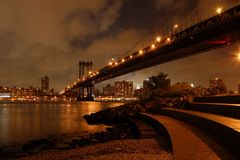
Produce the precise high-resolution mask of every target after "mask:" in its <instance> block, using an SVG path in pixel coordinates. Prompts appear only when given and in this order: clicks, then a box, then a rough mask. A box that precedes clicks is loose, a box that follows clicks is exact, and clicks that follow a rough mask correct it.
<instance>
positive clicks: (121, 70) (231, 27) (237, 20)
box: [64, 5, 240, 99]
mask: <svg viewBox="0 0 240 160" xmlns="http://www.w3.org/2000/svg"><path fill="white" fill-rule="evenodd" d="M239 40H240V5H238V6H235V7H233V8H231V9H229V10H227V11H225V12H222V13H219V14H217V15H215V16H213V17H210V18H208V19H206V20H204V21H202V22H200V23H198V24H196V25H193V26H191V27H189V28H186V29H184V30H182V31H179V32H177V33H175V34H172V35H170V36H169V37H165V38H160V37H158V38H157V39H156V41H154V42H153V43H152V44H151V45H149V46H147V47H145V48H143V49H141V50H139V51H136V52H134V53H132V54H129V55H127V56H125V57H121V58H119V59H118V60H116V61H114V62H110V63H109V65H108V66H105V67H103V68H102V69H100V70H99V71H97V72H96V73H91V74H90V75H89V76H88V77H85V78H82V79H78V80H77V81H76V82H74V83H73V84H71V85H68V87H67V88H66V89H65V90H64V92H68V91H72V90H76V89H79V93H80V94H79V97H80V98H79V99H83V98H84V88H87V93H88V97H91V96H92V91H93V89H92V88H93V86H94V84H96V83H99V82H102V81H105V80H108V79H111V78H114V77H118V76H121V75H124V74H127V73H130V72H134V71H138V70H141V69H145V68H149V67H152V66H155V65H158V64H163V63H166V62H170V61H173V60H176V59H181V58H185V57H188V56H191V55H195V54H200V53H203V52H206V51H208V50H212V49H216V48H220V47H224V46H227V45H231V44H233V43H234V42H237V41H239Z"/></svg>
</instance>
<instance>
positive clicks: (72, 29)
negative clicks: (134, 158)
mask: <svg viewBox="0 0 240 160" xmlns="http://www.w3.org/2000/svg"><path fill="white" fill-rule="evenodd" d="M216 2H221V3H219V4H217V3H216ZM236 2H239V0H231V1H230V0H221V1H219V0H211V1H207V2H206V1H205V0H196V1H193V0H181V1H179V0H167V1H166V0H147V1H146V0H128V1H124V0H91V1H86V0H61V1H59V0H51V1H49V0H41V1H32V0H21V1H19V0H9V1H4V2H1V3H0V57H1V63H0V77H1V79H0V85H3V86H6V85H8V86H13V85H17V86H19V87H22V86H23V87H29V86H30V85H33V86H39V85H40V78H41V76H44V75H48V76H49V77H50V82H51V87H54V88H56V89H57V90H60V89H62V88H64V87H65V86H66V85H67V84H68V83H69V82H72V81H73V80H75V79H76V78H77V73H78V66H77V64H78V61H79V60H80V59H84V60H92V61H93V62H94V65H95V66H94V67H95V68H96V69H99V68H101V67H103V66H104V65H106V64H107V63H108V61H109V60H110V59H111V58H112V57H115V58H117V57H121V56H123V55H125V54H127V51H128V50H129V49H130V48H132V47H133V46H134V45H136V42H138V41H139V40H140V39H143V40H142V41H141V42H140V43H138V44H137V45H136V46H135V47H134V48H133V50H137V49H139V48H141V47H143V46H144V45H148V44H149V43H150V42H151V41H152V39H153V38H154V36H156V35H157V34H161V35H167V34H169V32H170V31H172V25H173V24H175V23H179V25H180V26H181V27H182V28H183V27H186V26H187V25H191V24H193V23H196V21H198V20H199V19H201V18H204V17H205V16H210V15H211V14H214V9H215V6H217V5H220V4H221V5H222V6H223V7H225V8H227V7H229V6H231V5H232V4H233V3H236ZM237 48H238V47H237V46H235V47H230V48H227V51H226V49H225V50H216V51H212V52H210V53H205V54H202V55H198V56H194V57H190V58H187V59H184V60H178V61H174V62H171V63H168V64H165V65H159V66H156V67H153V68H150V69H145V70H143V71H139V72H135V73H131V74H129V75H126V76H121V77H119V78H118V79H127V80H134V81H136V84H138V85H140V84H141V82H142V80H143V79H145V78H147V77H148V76H150V75H152V74H156V73H158V72H159V71H164V72H166V73H168V74H169V75H170V77H171V78H172V79H173V81H174V82H176V81H191V82H195V83H197V84H205V85H206V84H207V81H208V79H209V78H212V77H215V76H219V77H223V78H224V79H226V81H227V82H228V84H231V85H229V86H230V87H233V88H234V86H236V84H237V81H238V80H237V79H239V77H238V76H236V75H235V73H237V71H238V70H239V68H238V66H239V64H238V63H237V62H234V63H233V61H232V60H233V58H231V56H230V54H227V53H228V51H229V52H236V50H238V49H237ZM219 55H221V56H219ZM216 56H217V57H216ZM192 61H194V62H195V61H196V62H197V63H194V64H192ZM217 65H219V66H220V67H216V66H217ZM199 68H200V69H199ZM230 68H231V69H230ZM196 71H197V73H196ZM132 77H134V79H133V78H132ZM108 82H111V81H106V82H103V83H102V84H100V85H103V84H105V83H108Z"/></svg>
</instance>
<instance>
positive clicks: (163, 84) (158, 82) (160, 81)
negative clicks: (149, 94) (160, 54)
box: [147, 72, 171, 90]
mask: <svg viewBox="0 0 240 160" xmlns="http://www.w3.org/2000/svg"><path fill="white" fill-rule="evenodd" d="M167 77H168V75H167V74H165V73H162V72H160V73H159V74H158V75H157V76H151V77H149V81H148V83H147V88H149V89H153V90H154V89H161V90H166V89H168V88H169V87H170V85H171V80H170V79H169V78H167Z"/></svg>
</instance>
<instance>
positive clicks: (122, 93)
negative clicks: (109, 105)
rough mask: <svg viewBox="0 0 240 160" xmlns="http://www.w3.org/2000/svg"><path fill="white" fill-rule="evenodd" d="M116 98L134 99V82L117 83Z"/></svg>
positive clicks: (115, 86) (115, 85)
mask: <svg viewBox="0 0 240 160" xmlns="http://www.w3.org/2000/svg"><path fill="white" fill-rule="evenodd" d="M114 89H115V92H114V96H115V97H116V98H132V97H133V82H127V81H116V82H115V83H114Z"/></svg>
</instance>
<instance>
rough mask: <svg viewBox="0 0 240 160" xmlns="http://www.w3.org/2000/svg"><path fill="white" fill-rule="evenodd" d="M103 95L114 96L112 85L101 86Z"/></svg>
mask: <svg viewBox="0 0 240 160" xmlns="http://www.w3.org/2000/svg"><path fill="white" fill-rule="evenodd" d="M103 95H104V96H107V97H111V96H112V97H113V96H114V86H112V85H111V84H107V85H106V86H105V87H103Z"/></svg>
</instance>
